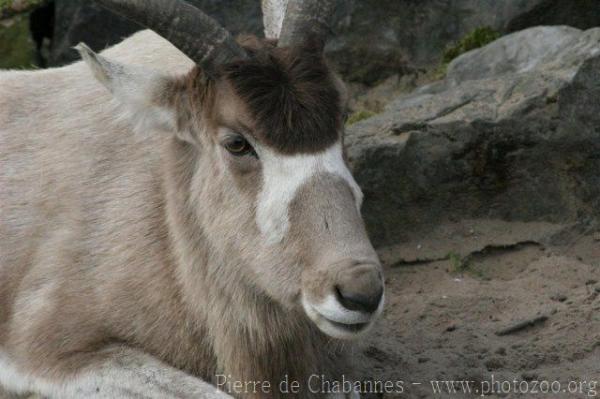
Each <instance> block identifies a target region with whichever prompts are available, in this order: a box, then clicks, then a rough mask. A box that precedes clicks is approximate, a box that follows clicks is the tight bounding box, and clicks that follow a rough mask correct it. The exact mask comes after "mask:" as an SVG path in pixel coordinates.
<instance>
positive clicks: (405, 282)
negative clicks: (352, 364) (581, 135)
mask: <svg viewBox="0 0 600 399" xmlns="http://www.w3.org/2000/svg"><path fill="white" fill-rule="evenodd" d="M380 255H381V258H382V260H383V262H384V263H385V265H386V273H387V275H386V277H387V283H386V288H387V292H386V297H387V306H386V309H385V311H384V315H383V318H382V320H381V321H380V322H379V324H378V325H377V326H376V327H375V328H374V331H373V332H372V333H371V334H370V337H369V338H368V339H367V342H366V343H365V344H364V346H363V347H362V348H361V349H360V350H358V351H357V354H356V359H357V363H358V365H359V367H360V369H361V370H362V374H363V375H364V376H365V377H369V378H372V379H374V380H375V381H381V382H382V383H383V382H385V381H392V382H394V383H396V384H399V383H398V381H401V382H402V383H401V384H400V386H401V388H400V389H398V385H396V388H394V389H391V390H390V389H387V392H386V393H384V394H383V395H382V394H381V391H382V390H383V391H385V389H381V386H382V385H381V384H380V385H379V386H376V385H371V386H370V387H369V386H367V387H366V388H365V389H366V390H371V391H373V390H376V391H377V392H380V393H379V394H378V395H374V396H373V397H384V398H396V397H397V398H430V397H444V398H451V397H465V396H480V395H481V394H482V393H484V391H485V393H491V392H495V393H494V394H491V395H490V396H489V397H507V398H512V397H531V398H576V397H577V398H578V397H600V234H598V233H597V232H595V231H593V230H590V229H587V230H586V229H585V228H583V227H581V226H560V225H551V224H546V223H506V222H500V221H491V220H470V221H464V222H460V223H453V224H449V225H446V226H440V227H438V228H437V229H435V231H434V232H433V233H428V234H427V235H423V237H422V238H421V239H415V240H414V241H411V242H408V243H403V244H402V245H398V246H396V247H393V248H384V249H382V250H381V251H380ZM436 380H439V381H441V382H440V383H439V387H440V390H441V392H442V393H439V394H436V393H435V392H434V390H435V389H434V387H435V388H437V387H438V385H437V384H436V383H434V384H433V385H432V383H431V381H436ZM463 380H464V381H469V384H468V385H469V388H467V385H466V383H465V382H460V381H463ZM444 381H449V382H448V383H445V382H444ZM452 381H454V382H452ZM555 381H556V382H555ZM559 383H560V385H559ZM463 387H465V388H464V389H463ZM468 389H470V390H471V394H470V395H464V393H463V392H464V391H465V390H468ZM390 391H391V392H390ZM400 391H401V392H400Z"/></svg>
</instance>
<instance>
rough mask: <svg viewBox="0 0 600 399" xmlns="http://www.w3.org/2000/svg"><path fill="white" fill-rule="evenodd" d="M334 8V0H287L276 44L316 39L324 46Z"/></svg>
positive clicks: (294, 43) (290, 44)
mask: <svg viewBox="0 0 600 399" xmlns="http://www.w3.org/2000/svg"><path fill="white" fill-rule="evenodd" d="M334 10H335V0H289V1H288V3H287V7H286V10H285V16H284V18H283V24H282V27H281V34H280V35H279V43H278V45H279V46H280V47H286V46H293V45H299V44H302V43H305V42H306V41H307V40H308V39H312V40H314V39H316V40H318V41H319V42H320V44H321V46H324V45H325V39H326V38H327V34H328V33H329V31H330V23H331V17H332V16H333V12H334Z"/></svg>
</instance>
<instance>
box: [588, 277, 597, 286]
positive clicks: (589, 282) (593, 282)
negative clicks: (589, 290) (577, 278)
mask: <svg viewBox="0 0 600 399" xmlns="http://www.w3.org/2000/svg"><path fill="white" fill-rule="evenodd" d="M597 282H598V280H594V279H593V278H591V279H589V280H587V281H586V282H585V285H594V284H596V283H597Z"/></svg>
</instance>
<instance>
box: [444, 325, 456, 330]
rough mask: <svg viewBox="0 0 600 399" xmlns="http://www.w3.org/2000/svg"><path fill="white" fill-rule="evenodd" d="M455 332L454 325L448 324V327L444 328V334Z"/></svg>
mask: <svg viewBox="0 0 600 399" xmlns="http://www.w3.org/2000/svg"><path fill="white" fill-rule="evenodd" d="M454 330H456V324H450V325H449V326H448V327H446V332H452V331H454Z"/></svg>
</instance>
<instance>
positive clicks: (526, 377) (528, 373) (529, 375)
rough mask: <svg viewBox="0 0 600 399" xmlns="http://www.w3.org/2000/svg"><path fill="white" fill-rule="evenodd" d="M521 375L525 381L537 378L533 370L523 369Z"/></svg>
mask: <svg viewBox="0 0 600 399" xmlns="http://www.w3.org/2000/svg"><path fill="white" fill-rule="evenodd" d="M521 377H522V378H523V380H525V381H532V380H536V379H537V378H538V374H537V373H536V372H535V371H524V372H523V373H521Z"/></svg>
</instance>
